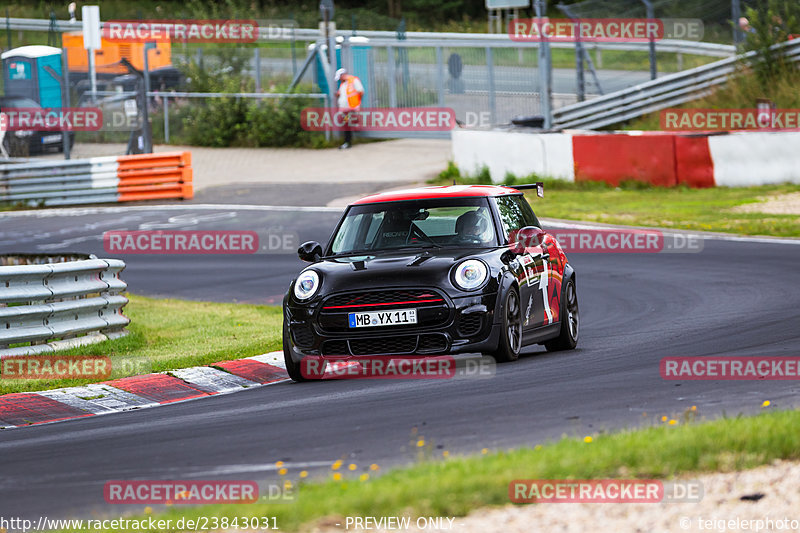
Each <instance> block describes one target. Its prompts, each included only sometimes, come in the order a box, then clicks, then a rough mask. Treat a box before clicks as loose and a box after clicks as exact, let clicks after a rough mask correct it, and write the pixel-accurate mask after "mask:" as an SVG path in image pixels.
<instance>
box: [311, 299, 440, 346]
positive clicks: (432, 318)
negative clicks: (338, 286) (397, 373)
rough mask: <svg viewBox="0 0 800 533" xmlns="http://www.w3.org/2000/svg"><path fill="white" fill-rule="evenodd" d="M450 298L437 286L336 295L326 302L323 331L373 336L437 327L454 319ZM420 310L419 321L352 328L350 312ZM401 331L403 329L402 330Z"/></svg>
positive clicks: (321, 319) (321, 317) (320, 321)
mask: <svg viewBox="0 0 800 533" xmlns="http://www.w3.org/2000/svg"><path fill="white" fill-rule="evenodd" d="M448 301H449V300H447V297H446V296H444V295H442V294H441V293H440V292H439V291H438V290H435V289H424V288H423V289H386V290H378V291H370V292H367V291H358V292H348V293H342V294H334V295H333V296H330V297H329V298H328V299H326V300H325V301H323V302H322V309H321V310H320V312H319V315H318V324H319V326H320V328H321V329H322V330H323V331H326V332H331V333H347V334H348V335H354V336H362V335H363V336H371V335H375V334H376V333H378V332H383V331H391V332H392V333H393V334H394V333H399V332H400V331H403V330H412V329H418V328H428V327H437V326H442V325H444V324H446V323H447V322H448V321H450V320H452V313H453V312H452V309H451V307H450V305H449V304H448ZM394 309H416V310H417V323H416V324H405V325H389V326H375V327H368V328H366V327H362V328H351V327H350V321H349V316H350V313H358V312H368V311H372V312H377V311H392V310H394ZM398 330H400V331H398Z"/></svg>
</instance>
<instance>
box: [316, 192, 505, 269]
mask: <svg viewBox="0 0 800 533" xmlns="http://www.w3.org/2000/svg"><path fill="white" fill-rule="evenodd" d="M496 245H497V237H496V235H495V231H494V224H493V223H492V216H491V212H490V211H489V202H488V200H487V199H486V198H482V197H481V198H443V199H434V200H413V201H404V202H385V203H376V204H364V205H356V206H353V207H351V208H350V210H349V211H348V212H347V216H345V219H344V220H343V221H342V223H341V225H340V226H339V229H338V231H337V232H336V234H335V235H334V237H333V241H332V244H331V250H330V253H331V254H332V255H342V254H351V253H356V252H374V251H383V250H395V249H400V248H440V247H453V246H473V247H474V246H478V247H492V246H496Z"/></svg>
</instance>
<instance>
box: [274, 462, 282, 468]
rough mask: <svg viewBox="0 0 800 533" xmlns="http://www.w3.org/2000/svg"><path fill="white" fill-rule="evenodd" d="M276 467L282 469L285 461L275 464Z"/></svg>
mask: <svg viewBox="0 0 800 533" xmlns="http://www.w3.org/2000/svg"><path fill="white" fill-rule="evenodd" d="M275 466H277V467H278V468H280V467H282V466H283V461H278V462H277V463H275Z"/></svg>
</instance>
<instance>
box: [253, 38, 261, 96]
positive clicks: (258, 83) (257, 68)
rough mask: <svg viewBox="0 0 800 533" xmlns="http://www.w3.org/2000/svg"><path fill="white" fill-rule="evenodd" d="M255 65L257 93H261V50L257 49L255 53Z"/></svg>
mask: <svg viewBox="0 0 800 533" xmlns="http://www.w3.org/2000/svg"><path fill="white" fill-rule="evenodd" d="M253 63H254V68H255V79H256V92H257V93H258V92H261V50H260V49H259V48H258V47H256V48H255V49H254V51H253Z"/></svg>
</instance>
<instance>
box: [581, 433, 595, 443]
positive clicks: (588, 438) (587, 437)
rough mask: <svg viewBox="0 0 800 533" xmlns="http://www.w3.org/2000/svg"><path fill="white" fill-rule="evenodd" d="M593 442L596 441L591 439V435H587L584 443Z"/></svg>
mask: <svg viewBox="0 0 800 533" xmlns="http://www.w3.org/2000/svg"><path fill="white" fill-rule="evenodd" d="M593 440H594V439H593V438H592V437H591V435H586V436H585V437H583V442H592V441H593Z"/></svg>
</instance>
